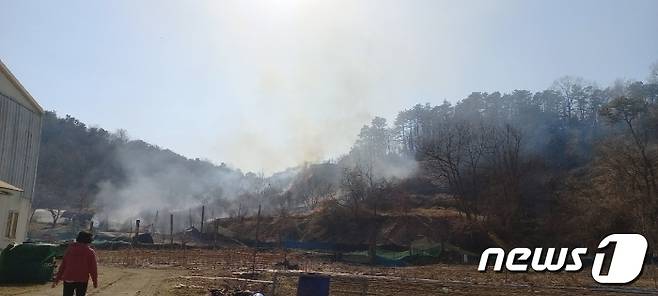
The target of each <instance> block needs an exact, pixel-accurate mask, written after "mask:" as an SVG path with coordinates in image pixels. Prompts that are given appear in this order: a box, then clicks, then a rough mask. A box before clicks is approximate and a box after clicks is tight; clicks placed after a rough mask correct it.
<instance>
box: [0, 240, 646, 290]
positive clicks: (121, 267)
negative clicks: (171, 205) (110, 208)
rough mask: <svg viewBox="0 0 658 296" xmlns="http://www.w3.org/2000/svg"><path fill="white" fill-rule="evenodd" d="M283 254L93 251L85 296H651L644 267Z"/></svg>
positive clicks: (38, 287)
mask: <svg viewBox="0 0 658 296" xmlns="http://www.w3.org/2000/svg"><path fill="white" fill-rule="evenodd" d="M284 256H286V255H285V253H283V252H281V251H261V252H258V253H257V256H256V265H255V269H256V271H257V272H256V274H255V275H252V276H250V277H249V278H250V279H236V277H237V276H240V277H243V278H245V277H244V276H241V275H244V274H245V273H249V272H250V271H251V270H252V263H253V261H252V260H253V251H252V250H249V249H246V248H241V249H221V250H144V249H127V250H118V251H105V250H99V251H98V260H99V268H100V270H99V272H100V287H99V288H98V289H93V288H90V290H89V291H90V293H89V295H172V296H188V295H208V291H209V290H210V289H226V290H233V289H242V290H246V289H248V290H251V291H262V292H264V294H265V295H272V289H274V291H275V294H276V295H295V293H296V292H295V287H296V284H297V273H298V272H300V271H301V272H322V273H326V274H329V275H331V295H529V294H533V295H656V294H658V290H656V284H655V282H654V280H653V278H654V275H655V274H656V270H655V268H654V267H649V268H647V269H646V270H645V272H644V274H643V276H642V278H640V279H639V280H638V281H636V282H635V283H633V284H632V285H629V286H601V285H598V284H596V283H595V282H594V281H593V280H592V279H591V277H590V275H589V271H588V270H584V271H583V272H579V273H566V272H560V273H532V272H530V273H510V272H499V273H497V272H486V273H480V272H478V271H477V270H476V268H477V267H476V266H475V265H445V264H437V265H429V266H418V267H395V268H392V267H372V266H363V265H354V264H345V263H340V262H332V261H331V260H330V259H329V258H328V257H327V256H325V255H322V254H317V253H309V252H290V253H288V254H287V258H288V260H289V261H290V262H292V263H295V264H298V266H299V270H300V271H282V270H277V267H278V265H277V263H278V262H282V261H283V259H284ZM0 295H35V296H36V295H61V287H58V288H55V289H52V288H50V284H44V285H19V286H0Z"/></svg>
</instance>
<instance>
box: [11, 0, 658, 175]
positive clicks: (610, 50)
mask: <svg viewBox="0 0 658 296" xmlns="http://www.w3.org/2000/svg"><path fill="white" fill-rule="evenodd" d="M656 15H658V1H652V0H647V1H633V0H629V1H621V0H620V1H450V2H448V1H401V0H400V1H382V0H376V1H375V0H373V1H358V0H349V1H337V0H331V1H295V0H279V1H276V0H270V1H246V0H236V1H162V0H157V1H134V0H129V1H102V2H101V1H25V0H15V1H8V0H0V58H1V59H2V60H3V61H4V62H5V63H6V64H7V65H8V66H9V67H10V68H11V69H12V71H13V72H14V74H15V75H16V76H17V77H18V78H19V79H20V80H21V81H22V82H23V84H24V85H25V86H26V87H27V88H28V89H29V90H30V92H31V93H32V94H33V95H34V96H35V97H36V98H37V100H38V101H39V102H40V103H41V105H43V107H44V108H45V109H48V110H56V111H57V112H58V113H59V114H60V115H65V114H71V115H73V116H75V117H77V118H79V119H81V120H82V121H84V122H86V123H89V124H90V125H94V126H100V127H103V128H105V129H108V130H116V129H118V128H125V129H127V130H128V132H129V135H130V136H131V137H132V138H140V139H144V140H145V141H148V142H150V143H153V144H156V145H159V146H161V147H166V148H169V149H171V150H173V151H175V152H178V153H181V154H183V155H185V156H188V157H193V158H194V157H199V158H207V159H210V160H212V161H214V162H216V163H219V162H227V163H229V164H232V165H234V166H236V167H239V168H242V169H247V170H254V171H263V172H265V173H268V172H272V171H273V170H277V169H282V168H285V167H288V166H292V165H295V164H297V163H299V162H302V161H304V160H317V159H325V158H329V157H332V156H336V155H338V154H340V153H343V152H345V151H347V149H349V147H350V145H351V143H352V142H353V140H354V138H355V137H356V134H357V133H358V131H359V128H360V126H362V125H363V124H364V123H366V122H368V121H369V120H370V119H371V118H372V117H373V116H375V115H381V116H384V117H386V118H388V119H389V120H392V119H393V118H394V116H395V113H396V112H397V111H399V110H401V109H403V108H406V107H409V106H411V105H413V104H415V103H419V102H431V103H440V102H441V101H442V100H443V99H448V100H450V101H453V102H454V101H456V100H458V99H461V98H464V97H465V96H466V95H467V94H469V93H470V92H472V91H489V92H490V91H495V90H499V91H510V90H513V89H521V88H524V89H530V90H533V91H534V90H540V89H545V88H547V87H549V86H550V84H551V83H552V81H553V80H554V79H556V78H558V77H559V76H563V75H575V76H582V77H584V78H585V79H588V80H594V81H597V82H598V83H599V84H600V85H607V84H609V83H611V82H612V81H613V80H614V79H615V78H627V79H644V78H646V76H647V74H648V72H649V66H650V64H651V63H652V62H654V61H656V60H658V18H657V17H656Z"/></svg>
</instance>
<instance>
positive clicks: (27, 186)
mask: <svg viewBox="0 0 658 296" xmlns="http://www.w3.org/2000/svg"><path fill="white" fill-rule="evenodd" d="M40 135H41V114H39V113H38V112H35V111H33V110H32V109H29V108H28V107H26V106H23V105H21V104H19V103H18V102H16V101H15V100H13V99H12V98H10V97H9V96H6V95H4V94H2V93H0V179H2V180H4V181H6V182H8V183H10V184H12V185H14V186H17V187H20V188H22V189H23V190H24V192H23V194H22V196H23V197H24V198H28V199H29V200H32V197H33V193H34V184H35V179H36V170H37V160H38V157H39V139H40Z"/></svg>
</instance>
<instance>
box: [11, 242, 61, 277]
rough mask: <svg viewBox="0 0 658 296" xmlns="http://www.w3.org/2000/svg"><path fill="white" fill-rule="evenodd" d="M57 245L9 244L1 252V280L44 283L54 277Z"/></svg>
mask: <svg viewBox="0 0 658 296" xmlns="http://www.w3.org/2000/svg"><path fill="white" fill-rule="evenodd" d="M56 249H57V246H56V245H52V244H22V245H17V246H12V245H9V246H7V247H6V248H5V249H4V250H2V253H0V282H2V283H43V282H47V281H49V280H51V279H52V275H53V270H54V269H55V260H54V259H55V254H56Z"/></svg>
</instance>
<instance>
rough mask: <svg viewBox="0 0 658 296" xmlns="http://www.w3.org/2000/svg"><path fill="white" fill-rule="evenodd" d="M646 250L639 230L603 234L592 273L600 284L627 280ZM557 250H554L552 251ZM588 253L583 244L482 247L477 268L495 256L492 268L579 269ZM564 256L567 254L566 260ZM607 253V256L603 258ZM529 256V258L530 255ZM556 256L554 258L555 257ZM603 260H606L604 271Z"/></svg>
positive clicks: (635, 272) (641, 262)
mask: <svg viewBox="0 0 658 296" xmlns="http://www.w3.org/2000/svg"><path fill="white" fill-rule="evenodd" d="M613 245H614V252H613V253H612V254H606V253H604V252H603V251H602V250H603V249H605V248H608V247H610V246H613ZM646 252H647V240H646V238H644V236H642V235H640V234H633V233H618V234H611V235H608V236H606V237H605V238H604V239H603V240H601V242H600V243H599V245H598V249H597V250H596V253H595V256H594V262H593V265H592V277H593V278H594V280H595V281H597V282H598V283H601V284H627V283H630V282H632V281H634V280H635V279H637V277H638V276H640V274H641V273H642V268H643V266H644V258H645V256H646ZM556 253H557V254H556ZM587 253H588V250H587V248H574V249H571V250H569V249H568V248H560V249H559V251H558V250H557V248H546V250H545V254H544V249H543V248H535V249H534V250H531V249H529V248H514V249H512V250H511V251H509V253H507V254H505V251H504V250H503V249H501V248H489V249H486V250H485V251H484V252H483V253H482V256H481V257H480V264H479V266H478V270H479V271H480V272H485V271H486V270H487V263H488V260H489V258H490V257H491V258H495V261H494V264H493V270H494V271H502V269H503V263H504V266H505V269H507V270H508V271H515V272H527V271H528V268H531V269H532V270H534V271H536V272H546V271H548V272H557V271H571V272H575V271H580V270H582V268H583V261H582V259H581V256H584V255H586V254H587ZM567 256H569V257H570V260H569V262H568V263H567ZM607 256H611V258H607ZM531 257H532V258H531ZM556 257H557V259H556ZM604 261H607V262H609V268H608V270H607V273H605V274H604V271H603V266H604Z"/></svg>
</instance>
